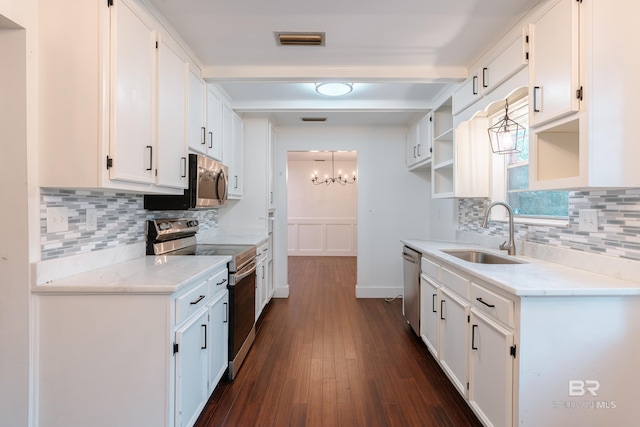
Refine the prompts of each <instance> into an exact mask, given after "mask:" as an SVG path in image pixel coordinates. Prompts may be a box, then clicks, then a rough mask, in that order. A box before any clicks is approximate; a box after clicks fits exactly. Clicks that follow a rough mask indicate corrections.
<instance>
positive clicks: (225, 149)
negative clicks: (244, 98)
mask: <svg viewBox="0 0 640 427" xmlns="http://www.w3.org/2000/svg"><path fill="white" fill-rule="evenodd" d="M221 102H222V121H221V131H220V135H221V136H222V163H224V164H225V165H226V166H228V167H229V191H231V190H232V188H233V110H232V109H231V106H230V105H229V104H227V103H226V102H224V101H221Z"/></svg>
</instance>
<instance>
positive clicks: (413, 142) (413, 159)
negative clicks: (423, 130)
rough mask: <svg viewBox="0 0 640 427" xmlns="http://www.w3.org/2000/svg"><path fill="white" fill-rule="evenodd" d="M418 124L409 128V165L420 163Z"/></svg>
mask: <svg viewBox="0 0 640 427" xmlns="http://www.w3.org/2000/svg"><path fill="white" fill-rule="evenodd" d="M418 161H419V159H418V125H417V124H415V125H412V126H411V127H410V128H409V129H408V130H407V166H413V165H415V164H416V163H418Z"/></svg>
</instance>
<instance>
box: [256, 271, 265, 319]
mask: <svg viewBox="0 0 640 427" xmlns="http://www.w3.org/2000/svg"><path fill="white" fill-rule="evenodd" d="M263 266H264V259H259V260H258V262H257V263H256V303H255V315H256V316H255V320H256V322H257V321H258V318H259V317H260V313H262V300H263V299H264V297H263V295H262V292H263V291H264V284H263V282H264V279H263V277H262V272H263V271H264V269H263Z"/></svg>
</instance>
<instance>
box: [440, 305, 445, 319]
mask: <svg viewBox="0 0 640 427" xmlns="http://www.w3.org/2000/svg"><path fill="white" fill-rule="evenodd" d="M444 303H445V300H441V301H440V320H445V318H444Z"/></svg>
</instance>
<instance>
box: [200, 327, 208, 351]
mask: <svg viewBox="0 0 640 427" xmlns="http://www.w3.org/2000/svg"><path fill="white" fill-rule="evenodd" d="M200 326H202V327H203V328H204V345H203V346H202V347H200V350H206V349H207V325H200Z"/></svg>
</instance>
